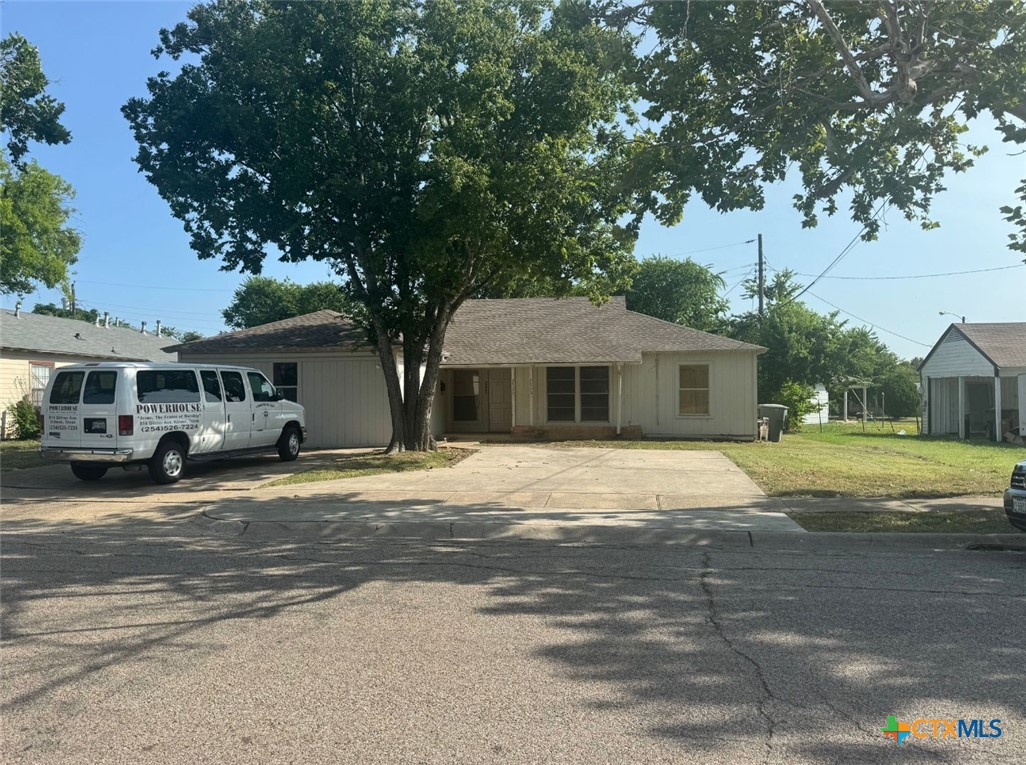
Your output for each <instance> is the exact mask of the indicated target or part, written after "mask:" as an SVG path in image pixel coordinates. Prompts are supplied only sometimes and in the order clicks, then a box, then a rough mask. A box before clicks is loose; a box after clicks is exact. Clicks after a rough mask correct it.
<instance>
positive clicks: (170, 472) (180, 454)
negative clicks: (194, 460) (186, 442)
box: [148, 439, 185, 484]
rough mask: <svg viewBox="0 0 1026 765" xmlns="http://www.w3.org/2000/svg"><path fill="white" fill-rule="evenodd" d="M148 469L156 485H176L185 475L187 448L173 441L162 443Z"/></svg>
mask: <svg viewBox="0 0 1026 765" xmlns="http://www.w3.org/2000/svg"><path fill="white" fill-rule="evenodd" d="M148 467H149V469H150V478H152V479H153V480H154V481H155V482H156V483H162V484H167V483H174V482H175V481H177V480H179V479H180V478H181V477H182V476H183V475H184V474H185V448H184V447H183V446H182V445H181V444H180V443H178V442H177V441H174V440H171V439H168V440H166V441H161V442H160V445H159V446H158V447H157V451H155V452H154V453H153V457H152V458H150V462H149V466H148Z"/></svg>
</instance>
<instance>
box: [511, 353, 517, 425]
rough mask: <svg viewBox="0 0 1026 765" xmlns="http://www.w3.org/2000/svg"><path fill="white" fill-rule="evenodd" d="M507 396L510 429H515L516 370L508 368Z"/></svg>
mask: <svg viewBox="0 0 1026 765" xmlns="http://www.w3.org/2000/svg"><path fill="white" fill-rule="evenodd" d="M509 395H510V401H511V402H512V403H511V404H510V407H509V409H510V429H511V430H514V429H516V427H517V368H516V367H510V368H509Z"/></svg>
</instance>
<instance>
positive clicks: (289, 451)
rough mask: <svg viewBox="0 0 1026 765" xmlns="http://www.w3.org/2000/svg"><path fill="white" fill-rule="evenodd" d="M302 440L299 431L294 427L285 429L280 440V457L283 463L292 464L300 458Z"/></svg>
mask: <svg viewBox="0 0 1026 765" xmlns="http://www.w3.org/2000/svg"><path fill="white" fill-rule="evenodd" d="M301 442H302V439H300V437H299V430H298V429H297V428H295V427H293V426H289V427H287V428H285V430H283V431H282V432H281V438H279V439H278V457H279V458H280V459H281V461H282V462H292V461H293V460H295V459H297V458H298V457H299V445H300V443H301Z"/></svg>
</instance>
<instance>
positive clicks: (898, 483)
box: [558, 422, 1026, 498]
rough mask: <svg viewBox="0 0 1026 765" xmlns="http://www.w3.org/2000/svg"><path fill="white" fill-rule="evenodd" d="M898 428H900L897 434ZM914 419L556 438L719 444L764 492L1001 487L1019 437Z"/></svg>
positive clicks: (1017, 454)
mask: <svg viewBox="0 0 1026 765" xmlns="http://www.w3.org/2000/svg"><path fill="white" fill-rule="evenodd" d="M901 429H904V430H905V431H906V433H907V435H905V436H899V435H897V431H898V430H901ZM915 433H916V427H915V422H903V423H895V424H894V430H893V431H892V429H891V425H890V424H885V425H884V426H883V427H881V425H880V424H879V423H876V424H874V423H867V425H866V431H865V433H863V432H862V426H861V424H859V425H843V424H839V423H838V424H835V423H831V424H829V425H826V426H824V427H823V431H822V432H820V430H819V427H818V426H814V427H810V428H809V430H808V431H806V432H803V433H797V434H785V435H784V436H783V438H782V440H781V441H780V443H776V444H773V443H763V442H756V443H750V442H749V443H717V442H709V441H572V442H571V441H565V442H561V443H560V444H558V445H561V446H603V447H610V448H613V447H619V448H626V449H703V450H715V451H719V452H722V453H723V454H725V455H726V456H727V457H729V458H730V459H731V460H733V461H734V462H735V463H736V464H737V465H738V467H740V468H741V469H742V470H744V471H745V472H746V473H747V474H748V475H749V476H750V477H751V478H752V480H754V481H755V482H756V483H757V484H759V486H760V487H761V488H762V490H763V491H765V492H766V493H767V494H769V495H772V496H780V497H836V496H840V497H898V498H915V497H924V498H925V497H955V496H964V495H972V494H983V495H987V494H989V495H993V494H999V493H1000V492H1002V491H1003V490H1004V489H1005V488H1007V486H1008V479H1009V476H1010V475H1011V474H1012V466H1013V465H1014V464H1015V463H1016V462H1017V461H1019V460H1021V459H1023V458H1024V457H1026V448H1024V447H1023V446H1021V445H1012V444H995V443H989V442H982V441H972V442H962V441H953V440H947V439H934V438H921V437H919V436H917V435H915Z"/></svg>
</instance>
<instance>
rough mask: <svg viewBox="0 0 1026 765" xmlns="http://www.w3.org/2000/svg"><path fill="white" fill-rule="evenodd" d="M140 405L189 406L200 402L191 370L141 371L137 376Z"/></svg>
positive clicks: (197, 387)
mask: <svg viewBox="0 0 1026 765" xmlns="http://www.w3.org/2000/svg"><path fill="white" fill-rule="evenodd" d="M135 382H136V386H137V387H138V391H139V403H140V404H189V403H193V402H196V401H199V400H200V396H199V384H198V383H197V382H196V372H194V371H193V370H191V369H146V370H142V369H140V370H139V371H138V372H137V373H136V375H135Z"/></svg>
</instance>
